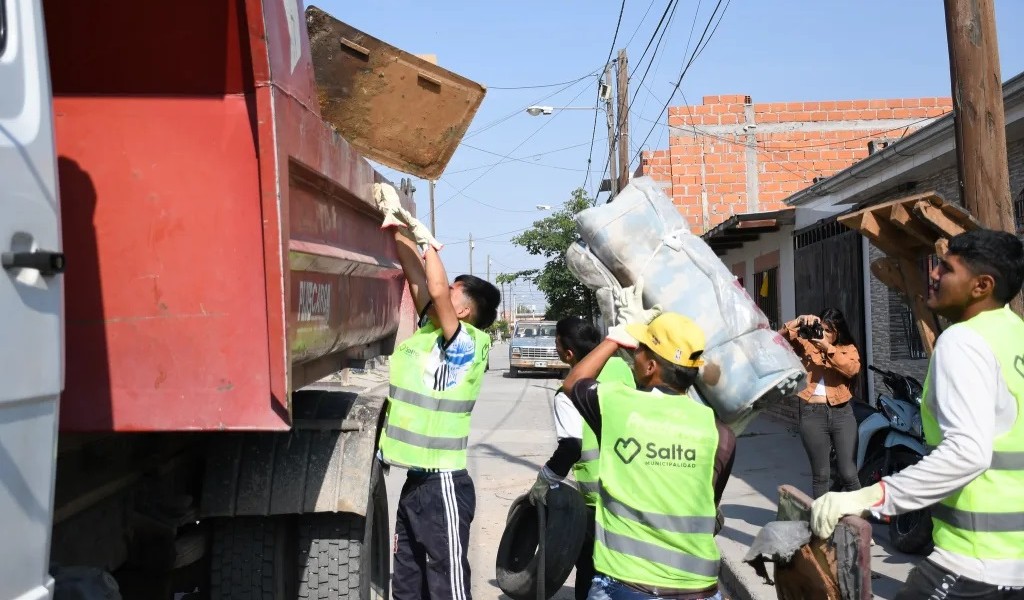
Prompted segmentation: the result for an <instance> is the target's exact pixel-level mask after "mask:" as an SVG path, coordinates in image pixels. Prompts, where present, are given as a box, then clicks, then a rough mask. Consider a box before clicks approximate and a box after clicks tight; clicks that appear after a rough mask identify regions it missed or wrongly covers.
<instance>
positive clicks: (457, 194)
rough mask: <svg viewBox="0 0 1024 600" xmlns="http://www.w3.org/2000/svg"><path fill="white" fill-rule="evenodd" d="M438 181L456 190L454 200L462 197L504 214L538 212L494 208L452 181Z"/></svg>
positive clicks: (535, 210) (534, 210) (533, 210)
mask: <svg viewBox="0 0 1024 600" xmlns="http://www.w3.org/2000/svg"><path fill="white" fill-rule="evenodd" d="M438 181H440V182H442V183H444V184H445V185H447V186H448V187H450V188H452V189H453V190H456V194H455V196H452V198H455V197H456V196H462V197H463V198H465V199H466V200H469V201H470V202H475V203H477V204H479V205H481V206H486V207H487V208H493V209H494V210H500V211H502V212H510V213H532V212H537V209H535V208H531V209H529V210H518V209H514V208H503V207H501V206H494V205H493V204H488V203H486V202H484V201H482V200H477V199H476V198H474V197H472V196H468V195H466V194H465V192H463V191H461V190H459V188H457V187H455V186H454V185H452V183H451V182H450V181H448V180H447V179H438ZM452 198H450V199H452ZM435 210H436V209H435Z"/></svg>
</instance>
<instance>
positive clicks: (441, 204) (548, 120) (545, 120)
mask: <svg viewBox="0 0 1024 600" xmlns="http://www.w3.org/2000/svg"><path fill="white" fill-rule="evenodd" d="M585 89H586V88H584V90H580V93H578V94H576V95H575V96H574V97H573V98H572V100H570V101H569V104H572V103H573V102H575V101H576V99H577V98H579V97H580V96H582V95H583V92H584V91H585ZM560 114H561V112H558V113H556V114H554V115H553V116H552V117H551V118H549V119H544V122H543V123H541V125H540V127H538V128H537V129H535V130H534V131H533V133H531V134H530V135H528V136H526V139H524V140H523V141H521V142H519V144H518V145H516V147H515V148H512V150H510V151H509V153H508V154H505V155H502V159H503V160H502V161H500V162H498V163H496V164H494V165H492V166H491V167H489V168H488V169H487V170H486V171H484V172H483V173H481V174H480V175H479V176H477V178H476V179H474V180H473V181H470V182H469V183H468V184H466V185H465V186H463V188H462V189H461V190H459V191H458V193H456V194H455V195H454V196H452V197H451V198H448V199H447V200H445V201H444V202H442V203H440V204H438V205H437V206H435V207H434V211H433V213H434V214H435V215H436V214H437V211H438V210H440V209H441V207H443V206H444V205H446V204H448V203H449V202H451V201H452V200H454V199H455V198H458V197H459V196H465V191H466V190H468V189H469V188H470V187H471V186H472V185H473V184H475V183H476V182H478V181H480V180H481V179H483V178H484V177H485V176H486V175H487V174H488V173H490V172H491V171H493V170H494V169H495V168H497V167H498V165H501V164H504V162H505V160H511V155H512V153H514V152H515V151H516V150H518V149H519V148H521V147H522V146H523V144H525V143H526V142H528V141H530V139H532V138H533V136H535V135H537V134H538V133H540V131H541V130H542V129H544V128H545V127H547V126H548V125H549V124H551V122H552V121H553V120H555V119H556V118H557V117H558V116H559V115H560ZM466 198H469V196H466ZM475 202H477V203H480V204H482V203H481V202H479V201H478V200H477V201H475Z"/></svg>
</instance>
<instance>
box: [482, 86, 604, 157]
mask: <svg viewBox="0 0 1024 600" xmlns="http://www.w3.org/2000/svg"><path fill="white" fill-rule="evenodd" d="M600 71H601V69H595V70H594V71H591V72H590V73H588V74H587V75H585V76H584V77H581V78H580V79H577V80H576V81H574V82H573V83H570V84H568V85H566V86H565V87H562V88H561V89H558V90H555V91H553V92H551V93H550V94H548V95H547V96H543V97H541V98H537V99H536V100H534V101H533V102H530V103H529V104H527V105H526V106H524V107H522V108H517V109H516V110H514V111H512V112H510V113H508V114H507V115H505V116H503V117H500V118H498V119H496V120H494V121H492V122H490V123H488V124H487V125H484V126H482V127H481V128H480V129H474V130H473V131H470V132H468V133H467V134H466V135H465V136H464V137H463V138H462V139H463V140H468V139H469V138H471V137H473V136H476V135H479V134H481V133H483V132H485V131H487V130H488V129H492V128H494V127H497V126H498V125H501V124H502V123H504V122H506V121H508V120H509V119H511V118H512V117H515V116H516V115H519V114H522V112H523V111H524V110H526V109H527V108H528V107H530V106H533V105H535V104H539V103H541V102H543V101H545V100H547V99H548V98H552V97H554V96H557V95H558V94H561V93H562V92H564V91H565V90H567V89H569V88H571V87H573V86H574V85H576V84H577V83H579V82H580V81H583V80H584V79H586V78H587V77H590V76H593V75H596V74H597V73H598V72H600Z"/></svg>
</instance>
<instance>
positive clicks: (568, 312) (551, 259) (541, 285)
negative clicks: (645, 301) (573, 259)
mask: <svg viewBox="0 0 1024 600" xmlns="http://www.w3.org/2000/svg"><path fill="white" fill-rule="evenodd" d="M593 205H594V202H593V201H592V200H591V199H590V198H589V197H587V193H586V191H585V190H584V189H583V188H578V189H576V190H575V191H573V193H572V197H571V198H570V199H569V201H568V202H566V203H565V205H564V206H562V208H561V209H559V210H558V211H556V212H554V213H552V214H551V215H549V216H547V217H545V218H543V219H541V220H539V221H534V223H533V227H532V228H531V229H529V230H528V231H525V232H523V233H521V234H519V235H517V236H516V237H514V238H512V243H513V244H515V245H517V246H520V247H521V248H524V249H525V250H526V251H527V252H529V253H530V254H532V255H534V256H543V257H544V258H547V259H548V261H547V263H546V264H545V265H544V266H543V267H541V268H540V269H530V270H528V271H520V272H519V273H512V274H510V277H512V278H515V279H518V278H523V279H530V280H532V281H533V283H534V285H536V286H537V289H539V290H540V291H541V292H542V293H543V294H544V297H545V298H546V299H547V305H548V308H547V315H546V317H547V318H548V319H562V318H564V317H569V316H573V315H578V316H582V317H588V318H594V317H595V316H596V314H597V298H596V297H595V295H594V293H593V292H591V291H590V290H589V289H587V288H586V286H584V285H583V284H582V283H580V282H579V281H577V280H576V278H575V277H573V274H572V272H571V271H569V267H568V265H566V262H565V251H566V250H568V249H569V245H570V244H572V243H573V242H575V241H576V239H577V238H578V236H577V234H576V222H575V221H574V220H573V219H574V217H575V216H576V214H577V213H579V212H581V211H583V210H586V209H588V208H590V207H591V206H593Z"/></svg>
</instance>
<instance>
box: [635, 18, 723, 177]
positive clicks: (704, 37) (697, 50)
mask: <svg viewBox="0 0 1024 600" xmlns="http://www.w3.org/2000/svg"><path fill="white" fill-rule="evenodd" d="M723 1H725V7H724V8H722V12H721V14H719V13H718V9H719V8H720V7H721V6H722V2H723ZM731 1H732V0H718V2H717V3H716V4H715V8H714V10H712V11H711V16H710V17H709V18H708V22H707V24H706V25H705V26H704V31H703V32H701V36H700V39H698V40H697V44H696V45H695V46H694V49H693V53H692V54H691V55H690V60H689V61H687V63H686V65H685V66H684V67H683V70H682V72H680V73H679V79H678V80H677V81H676V84H675V86H674V87H673V88H672V93H671V94H669V97H668V100H666V101H665V104H664V106H662V107H661V111H660V112H659V113H658V119H657V120H658V121H660V120H661V117H662V115H664V114H665V111H666V110H668V106H669V104H671V103H672V99H673V98H675V95H676V92H678V91H679V86H681V85H682V84H683V78H684V77H685V76H686V73H687V71H689V70H690V67H691V66H692V65H693V63H694V61H695V60H696V59H697V57H698V56H700V54H701V53H702V52H703V51H704V48H706V47H707V45H708V44H709V43H710V42H711V39H712V38H713V37H714V35H715V32H716V31H718V26H719V25H721V24H722V19H723V18H724V17H725V11H726V10H728V9H729V4H730V2H731ZM716 14H719V16H718V22H717V23H716V22H715V15H716ZM712 23H714V28H712V27H711V25H712ZM708 30H710V31H711V33H710V34H709V33H708ZM702 42H703V44H704V45H703V46H701V43H702ZM655 127H656V125H655V126H652V127H651V128H650V130H649V131H648V132H647V136H646V137H644V141H643V142H641V143H640V151H639V152H637V154H636V155H635V156H633V158H632V160H630V161H629V164H633V161H635V160H636V159H637V158H638V157H639V156H640V152H642V151H643V147H644V144H646V143H647V140H649V139H650V138H651V134H652V133H654V128H655ZM628 167H629V165H627V168H628Z"/></svg>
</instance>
